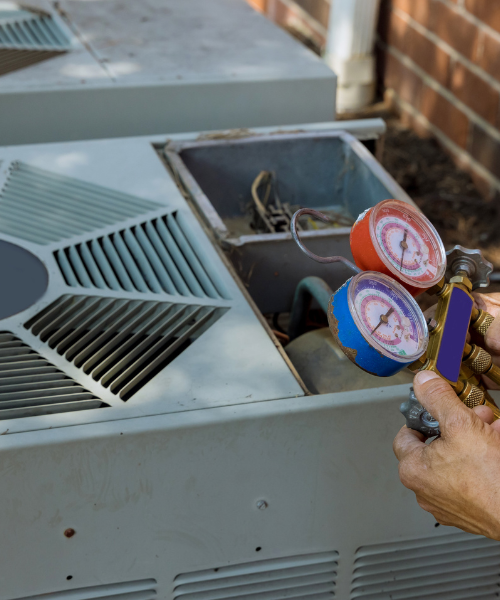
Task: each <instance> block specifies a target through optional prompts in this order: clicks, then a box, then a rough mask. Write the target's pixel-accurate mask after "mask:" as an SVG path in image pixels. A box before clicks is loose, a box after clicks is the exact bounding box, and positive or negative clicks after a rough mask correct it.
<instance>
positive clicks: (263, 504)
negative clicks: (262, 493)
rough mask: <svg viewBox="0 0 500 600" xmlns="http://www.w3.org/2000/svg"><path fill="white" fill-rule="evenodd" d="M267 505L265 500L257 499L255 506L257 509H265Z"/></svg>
mask: <svg viewBox="0 0 500 600" xmlns="http://www.w3.org/2000/svg"><path fill="white" fill-rule="evenodd" d="M268 506H269V505H268V504H267V502H266V501H265V500H257V508H258V509H259V510H265V509H266V508H267V507H268Z"/></svg>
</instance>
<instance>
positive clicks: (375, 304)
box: [353, 277, 427, 359]
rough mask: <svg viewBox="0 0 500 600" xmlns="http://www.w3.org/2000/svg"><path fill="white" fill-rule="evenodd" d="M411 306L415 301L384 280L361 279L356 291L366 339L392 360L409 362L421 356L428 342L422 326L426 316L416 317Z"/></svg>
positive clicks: (354, 299) (354, 300) (356, 303)
mask: <svg viewBox="0 0 500 600" xmlns="http://www.w3.org/2000/svg"><path fill="white" fill-rule="evenodd" d="M412 302H414V301H413V299H412V298H411V301H409V300H408V298H407V297H406V296H405V294H403V293H402V292H401V291H400V290H399V289H397V288H396V287H395V286H394V287H392V286H390V285H388V284H387V283H386V282H385V281H384V280H382V279H381V278H376V279H375V278H369V277H364V278H363V279H361V280H360V281H359V282H358V283H357V285H356V287H355V290H354V294H353V305H354V306H353V307H354V310H355V311H356V313H357V316H358V326H360V327H361V328H362V333H363V336H364V337H365V339H367V340H368V341H369V342H370V343H371V344H372V345H374V346H375V347H377V345H379V346H382V348H383V349H385V350H386V351H387V352H388V353H390V354H391V355H393V356H398V357H401V358H408V359H411V358H412V357H418V356H420V355H421V354H422V346H423V343H424V340H422V337H423V336H424V337H425V340H426V339H427V338H426V335H425V333H424V332H422V324H421V322H420V321H421V319H423V315H422V314H421V313H420V315H419V314H418V313H416V311H415V307H414V306H412ZM417 308H418V307H417ZM419 310H420V309H419Z"/></svg>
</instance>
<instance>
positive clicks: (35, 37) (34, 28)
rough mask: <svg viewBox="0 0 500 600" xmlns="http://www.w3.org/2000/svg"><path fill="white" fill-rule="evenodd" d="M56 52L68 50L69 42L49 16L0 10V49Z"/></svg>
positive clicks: (21, 11) (23, 11) (24, 11)
mask: <svg viewBox="0 0 500 600" xmlns="http://www.w3.org/2000/svg"><path fill="white" fill-rule="evenodd" d="M2 48H14V49H18V50H23V49H26V50H52V51H54V50H58V51H60V52H64V51H66V50H68V48H69V40H68V38H67V37H66V35H65V34H64V32H63V31H62V30H61V28H60V27H59V26H58V25H57V24H56V23H55V22H54V20H53V19H52V17H51V16H50V15H43V14H36V13H30V12H28V11H26V10H20V11H9V12H4V11H2V10H0V49H2Z"/></svg>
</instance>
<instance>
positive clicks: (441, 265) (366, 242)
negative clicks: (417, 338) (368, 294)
mask: <svg viewBox="0 0 500 600" xmlns="http://www.w3.org/2000/svg"><path fill="white" fill-rule="evenodd" d="M350 244H351V252H352V255H353V257H354V261H355V263H356V265H357V266H358V267H359V268H360V269H362V270H363V271H378V272H380V273H384V274H386V275H390V276H391V277H393V278H394V279H396V281H398V282H399V283H401V285H403V286H404V287H405V288H406V289H407V290H408V291H409V292H410V294H412V295H413V296H416V295H418V294H420V293H422V292H425V291H426V290H428V289H429V288H431V287H432V286H433V285H435V284H436V283H438V282H439V281H440V280H441V279H442V278H443V276H444V274H445V271H446V253H445V250H444V246H443V242H442V241H441V238H440V237H439V234H438V232H437V231H436V230H435V228H434V226H433V225H432V224H431V222H430V221H429V220H428V219H427V217H426V216H425V215H423V214H422V213H421V212H420V211H419V210H417V209H416V208H414V207H413V206H411V204H408V203H406V202H402V201H401V200H383V201H382V202H379V203H378V204H377V205H376V206H374V207H373V208H370V209H369V210H367V211H365V212H364V213H363V214H361V215H360V216H359V217H358V219H357V221H356V223H355V224H354V225H353V227H352V230H351V238H350Z"/></svg>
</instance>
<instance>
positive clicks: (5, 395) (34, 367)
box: [0, 332, 107, 419]
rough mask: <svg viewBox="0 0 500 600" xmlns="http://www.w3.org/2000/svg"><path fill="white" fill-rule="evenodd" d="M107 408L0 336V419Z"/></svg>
mask: <svg viewBox="0 0 500 600" xmlns="http://www.w3.org/2000/svg"><path fill="white" fill-rule="evenodd" d="M105 406H107V405H106V404H104V403H103V402H102V401H101V400H99V399H98V398H96V397H95V396H94V395H93V394H91V393H90V392H89V391H87V390H86V389H84V388H83V387H82V386H80V385H79V384H78V383H76V382H75V381H73V380H72V379H70V378H69V377H68V376H67V375H65V374H64V373H62V372H61V371H59V369H57V368H56V367H54V366H53V365H52V364H50V363H49V362H48V361H47V360H45V359H44V358H42V357H41V356H40V355H39V354H37V353H36V352H35V351H34V350H32V349H31V348H30V347H29V346H27V345H26V344H24V343H23V342H22V341H21V340H19V339H18V338H17V337H15V336H14V335H12V334H11V333H8V332H0V419H16V418H20V417H33V416H37V415H47V414H52V413H63V412H70V411H76V410H86V409H90V408H101V407H105Z"/></svg>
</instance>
